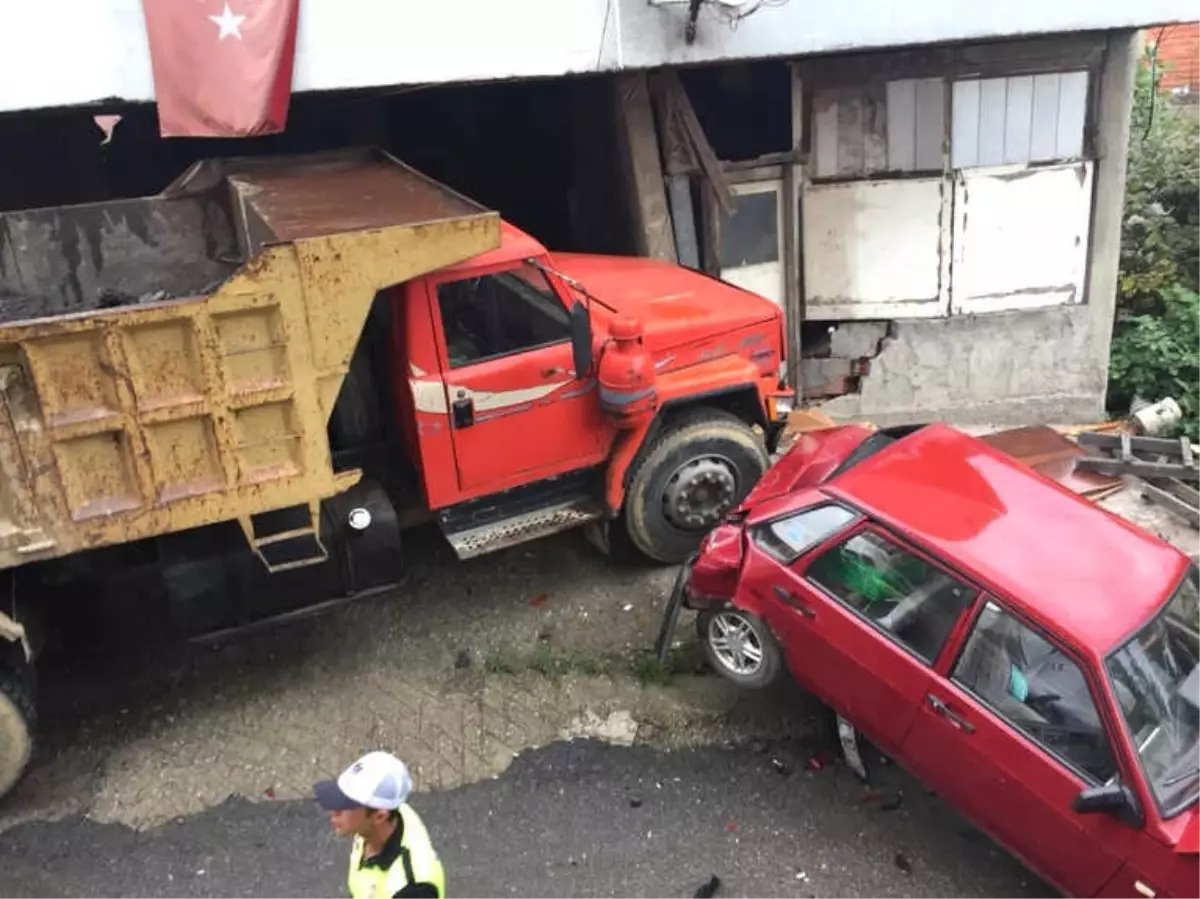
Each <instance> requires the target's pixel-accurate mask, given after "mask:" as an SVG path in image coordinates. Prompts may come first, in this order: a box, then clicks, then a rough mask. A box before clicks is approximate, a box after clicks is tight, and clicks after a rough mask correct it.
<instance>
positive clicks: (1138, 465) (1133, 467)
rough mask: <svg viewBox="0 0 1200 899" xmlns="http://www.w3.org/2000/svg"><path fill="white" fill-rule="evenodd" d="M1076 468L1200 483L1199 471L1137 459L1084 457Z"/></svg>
mask: <svg viewBox="0 0 1200 899" xmlns="http://www.w3.org/2000/svg"><path fill="white" fill-rule="evenodd" d="M1075 467H1076V468H1082V469H1083V470H1084V471H1098V472H1100V473H1101V474H1117V475H1121V474H1131V475H1134V476H1136V477H1139V478H1143V479H1145V480H1150V479H1153V478H1179V479H1180V480H1182V481H1200V471H1197V470H1196V469H1194V468H1188V467H1187V466H1184V465H1174V464H1172V463H1170V462H1143V461H1141V460H1139V459H1107V458H1102V457H1100V456H1084V457H1083V458H1082V459H1078V460H1076V462H1075Z"/></svg>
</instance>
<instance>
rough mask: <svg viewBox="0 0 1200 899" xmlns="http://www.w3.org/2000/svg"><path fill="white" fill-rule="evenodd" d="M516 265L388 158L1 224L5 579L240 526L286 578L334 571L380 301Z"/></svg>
mask: <svg viewBox="0 0 1200 899" xmlns="http://www.w3.org/2000/svg"><path fill="white" fill-rule="evenodd" d="M499 245H500V223H499V216H498V215H497V214H496V213H494V212H490V211H488V210H485V209H483V208H481V207H479V206H476V205H475V204H473V203H471V202H470V201H469V200H466V199H464V198H462V197H460V196H458V195H457V194H455V193H453V192H452V191H450V190H449V189H448V188H445V187H443V186H442V185H439V184H437V183H436V182H433V181H430V180H429V179H427V178H425V177H424V176H422V175H420V174H419V173H417V172H415V171H413V170H412V169H410V168H408V167H406V166H404V165H402V164H401V163H399V162H398V161H396V160H394V159H392V158H391V157H389V156H386V155H385V154H382V153H379V152H376V151H371V150H355V151H346V152H337V153H332V154H319V155H315V156H301V157H287V158H278V157H276V158H259V159H233V160H209V161H205V162H200V163H197V164H196V165H195V166H193V167H192V169H190V170H189V171H188V172H187V173H185V174H184V175H183V176H182V177H181V178H179V179H178V180H177V181H176V182H174V183H173V184H172V185H170V186H169V187H168V188H167V189H166V190H165V191H164V192H163V193H162V194H160V195H158V196H156V197H147V198H141V199H138V200H121V201H116V202H113V203H101V204H90V205H86V206H69V207H56V208H52V209H37V210H28V211H20V212H10V213H5V214H2V215H0V407H2V414H0V569H3V568H11V567H13V566H17V565H21V564H24V563H26V562H31V561H35V560H43V559H48V558H54V557H57V556H62V555H66V554H68V553H72V552H75V551H78V550H82V549H90V548H94V547H99V546H105V545H111V544H117V543H123V542H127V541H132V540H138V539H143V538H147V537H153V536H158V535H161V534H166V533H170V532H174V531H180V530H185V529H189V528H194V527H199V526H202V525H206V524H212V523H216V522H220V521H230V520H236V521H238V522H239V523H240V524H241V527H242V530H243V531H244V532H245V534H246V538H247V540H248V542H249V543H250V545H251V547H252V548H253V549H254V551H255V552H256V553H257V554H258V555H259V556H260V558H262V559H263V561H264V562H265V563H266V564H267V566H268V567H269V568H271V569H272V570H275V569H278V568H288V567H295V566H297V565H306V564H312V563H316V562H320V561H322V560H323V559H324V558H325V557H326V552H325V548H324V547H323V546H322V545H321V541H320V535H319V528H318V527H317V514H318V510H319V504H320V501H321V500H323V499H326V498H328V497H330V496H333V495H335V494H337V493H340V492H341V491H343V490H345V489H347V488H348V487H350V486H351V485H353V484H354V483H355V482H356V481H357V480H358V479H359V477H360V476H361V474H360V472H358V471H347V472H335V471H334V469H333V465H332V460H331V455H330V449H329V443H328V438H327V434H326V423H327V421H328V419H329V416H330V413H331V412H332V410H333V406H334V403H335V402H336V400H337V395H338V392H339V390H340V388H341V384H342V381H343V379H344V377H345V375H346V371H347V369H348V367H349V363H350V359H351V356H352V354H353V352H354V348H355V345H356V343H357V341H358V338H359V334H360V332H361V330H362V328H363V326H364V323H365V321H366V317H367V314H368V312H369V310H370V307H371V303H372V301H373V299H374V298H375V296H376V294H377V293H378V292H379V291H380V290H382V289H384V288H387V287H389V286H392V285H396V284H400V283H402V282H404V281H407V280H409V279H411V278H414V277H417V276H420V275H422V274H425V273H427V272H430V271H434V270H437V269H439V268H442V267H444V266H447V265H452V264H454V263H457V262H460V261H463V260H465V259H468V258H470V257H472V256H474V255H477V254H479V253H483V252H486V251H488V250H491V249H494V248H496V247H498V246H499Z"/></svg>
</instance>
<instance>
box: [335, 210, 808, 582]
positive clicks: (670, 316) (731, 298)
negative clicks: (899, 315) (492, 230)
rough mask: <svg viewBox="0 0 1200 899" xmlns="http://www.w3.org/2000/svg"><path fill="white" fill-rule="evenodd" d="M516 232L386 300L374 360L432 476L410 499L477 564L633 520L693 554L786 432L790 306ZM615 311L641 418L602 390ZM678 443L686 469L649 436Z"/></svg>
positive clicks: (406, 447)
mask: <svg viewBox="0 0 1200 899" xmlns="http://www.w3.org/2000/svg"><path fill="white" fill-rule="evenodd" d="M501 234H502V238H501V245H500V247H499V248H497V249H495V250H492V251H490V252H487V253H484V254H482V255H480V256H477V257H474V258H472V259H469V260H467V261H465V262H462V263H459V264H457V265H453V266H450V267H447V268H444V269H441V270H439V271H436V272H433V273H431V274H429V275H427V276H424V277H421V278H418V279H415V280H413V281H410V282H408V283H407V284H404V285H400V286H397V287H396V288H394V289H392V290H389V291H387V292H386V294H385V295H384V296H382V297H381V298H380V300H381V301H382V302H383V303H385V304H386V305H387V307H388V308H387V310H386V312H387V315H385V316H383V318H385V319H387V320H388V323H387V325H386V327H388V330H389V335H388V340H387V342H386V350H387V351H386V354H385V355H386V358H385V359H383V360H379V359H377V360H375V362H374V365H373V366H372V369H373V371H374V372H380V371H382V372H383V373H384V376H385V377H386V379H387V380H388V382H389V383H390V385H391V387H392V393H393V397H392V403H393V412H394V416H395V420H396V421H397V422H398V424H399V428H398V430H399V432H400V433H399V435H398V437H399V441H398V442H399V444H400V448H401V449H402V451H403V453H404V455H405V456H406V457H407V459H408V460H411V462H412V464H413V468H414V469H415V470H416V472H418V473H419V487H420V495H419V496H412V497H409V498H408V500H407V502H406V503H405V504H406V505H411V504H416V505H419V506H423V507H424V508H426V509H428V510H430V511H432V512H434V513H436V514H437V518H438V521H439V524H440V525H441V527H442V529H443V531H444V532H445V533H446V536H447V538H448V539H449V540H450V542H451V544H452V545H453V546H454V548H455V550H456V552H457V553H458V554H459V556H460V557H462V558H470V557H471V556H474V555H479V554H481V553H483V552H487V551H489V550H491V549H495V548H499V547H501V546H507V545H511V544H512V543H514V542H518V539H533V538H535V537H537V536H541V535H543V534H547V533H552V532H554V531H558V530H563V529H565V528H567V527H572V526H577V525H584V524H592V525H593V527H592V533H593V535H594V536H595V535H596V534H602V533H603V531H604V530H606V528H607V524H608V523H609V522H612V521H618V520H619V521H620V523H621V525H622V526H623V527H624V528H625V529H626V530H627V532H628V535H629V537H630V538H631V539H632V542H633V544H634V546H635V547H636V548H637V549H638V550H640V551H641V552H642V553H644V554H645V555H647V556H649V557H651V558H653V559H656V560H658V561H662V562H677V561H681V560H682V559H683V558H684V557H685V556H686V554H687V553H688V552H690V551H691V550H692V549H694V548H695V545H696V544H698V542H699V539H700V537H702V536H703V533H704V532H705V531H706V530H707V529H708V528H710V527H711V526H712V525H713V524H715V523H716V522H717V521H718V520H720V517H721V516H722V515H723V514H724V513H725V512H726V511H728V509H729V508H730V507H731V504H732V503H734V502H735V501H736V500H738V499H740V498H741V496H743V495H744V494H745V492H746V490H748V489H749V487H750V486H751V485H752V484H753V482H754V481H756V480H757V478H758V476H759V475H760V474H761V473H762V471H763V470H764V469H765V465H766V458H767V457H766V453H765V452H764V451H765V450H766V449H767V448H768V444H770V445H772V446H773V444H774V441H775V439H776V438H777V435H778V432H779V428H780V426H781V424H782V418H783V415H785V414H786V410H787V406H788V400H789V399H790V396H791V394H790V392H789V391H788V390H787V389H786V387H784V386H783V385H782V382H781V376H780V371H781V366H782V362H783V357H782V347H783V333H782V326H781V320H780V315H779V312H778V309H777V308H776V307H775V306H774V305H773V304H771V303H770V302H769V301H767V300H764V299H762V298H761V297H757V296H755V295H752V294H749V293H746V292H744V291H742V290H740V289H738V288H736V287H733V286H731V285H728V284H725V283H723V282H720V281H717V280H715V279H711V278H709V277H707V276H705V275H702V274H699V273H696V272H693V271H688V270H686V269H682V268H680V267H678V266H675V265H671V264H669V263H665V262H661V261H657V260H650V259H626V258H617V257H604V256H587V255H581V254H563V255H561V256H553V255H551V254H550V253H549V252H548V251H547V250H546V249H545V247H543V246H542V245H541V244H539V243H538V242H537V241H535V240H534V239H533V238H531V237H530V236H529V235H527V234H525V233H523V232H521V231H520V230H518V229H517V228H515V227H514V226H512V225H510V224H508V223H503V224H502V226H501ZM616 322H623V324H624V326H625V327H626V328H632V329H633V333H635V334H636V335H638V336H637V337H636V338H635V339H634V340H632V341H630V342H632V343H633V344H634V348H633V352H634V353H635V354H637V355H644V357H645V358H644V368H645V369H646V373H645V374H642V376H641V377H640V378H639V383H638V384H637V385H624V386H629V387H634V388H636V389H635V390H634V391H633V392H636V390H641V391H650V396H649V398H650V399H652V400H653V402H652V403H651V404H649V405H648V406H647V408H645V410H644V412H643V414H642V415H641V416H640V417H636V418H634V419H633V420H630V418H629V416H625V415H622V414H620V412H621V410H620V409H619V403H618V404H617V406H618V408H613V406H614V404H613V403H612V402H611V400H612V399H613V395H614V394H620V393H630V392H631V391H628V390H627V391H621V390H619V389H612V388H613V386H614V385H605V384H602V383H601V381H602V380H603V377H602V372H601V371H600V369H601V368H602V367H603V366H604V363H605V356H606V354H608V353H609V352H612V351H613V347H614V341H613V339H612V337H611V333H610V332H611V329H612V327H613V325H614V323H616ZM381 363H382V364H381ZM622 374H623V373H622V372H620V371H618V372H617V373H616V375H615V377H616V378H617V379H620V378H621V377H622ZM372 380H374V379H372ZM616 386H617V387H619V386H621V385H616ZM345 389H346V388H345V387H344V388H343V390H345ZM349 389H351V390H353V389H355V387H354V386H353V385H351V386H350V388H349ZM359 389H361V388H359ZM606 390H607V394H608V398H609V400H610V402H607V403H606V402H605V401H604V397H605V393H606ZM336 415H337V413H336V411H335V417H336ZM701 422H703V423H704V426H703V427H701V426H700V423H701ZM685 424H686V425H688V434H689V435H690V436H689V437H686V438H681V437H680V436H679V435H678V434H676V433H675V432H676V431H678V430H679V428H680V427H681V426H683V425H685ZM705 429H707V430H705ZM667 438H671V445H672V446H673V447H675V453H674V454H670V453H667V454H661V453H660V459H661V457H662V456H664V455H670V456H671V461H672V462H675V463H678V464H676V465H675V468H674V469H673V470H672V471H670V472H663V471H660V470H659V469H661V468H662V466H663V465H664V464H668V463H666V462H663V461H660V459H655V460H654V461H653V463H652V467H650V468H647V466H646V463H647V457H648V456H649V452H648V451H649V450H650V449H651V447H650V446H649V444H648V441H650V442H654V441H656V440H657V441H659V442H660V443H661V441H663V440H665V439H667ZM676 444H678V446H676ZM705 447H707V449H706V448H705ZM680 452H682V456H686V457H687V458H682V456H681V457H680V458H679V459H676V458H675V456H677V455H679V454H680ZM648 481H654V482H655V483H654V484H653V487H651V485H650V484H648V483H646V482H648ZM631 487H632V488H633V495H632V497H631V496H630V488H631ZM651 493H654V495H653V496H651V495H650V494H651ZM629 499H632V500H633V503H634V504H635V506H634V508H633V511H632V512H631V511H630V507H629V506H628V505H627V501H628V500H629ZM485 507H486V510H485ZM627 513H628V514H627Z"/></svg>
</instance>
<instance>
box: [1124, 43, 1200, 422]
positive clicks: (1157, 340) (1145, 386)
mask: <svg viewBox="0 0 1200 899" xmlns="http://www.w3.org/2000/svg"><path fill="white" fill-rule="evenodd" d="M1152 54H1153V51H1152V50H1151V51H1150V52H1149V53H1147V56H1146V59H1145V60H1144V62H1143V65H1142V67H1141V69H1140V70H1139V72H1138V79H1137V82H1136V85H1135V93H1134V100H1133V110H1132V121H1131V127H1130V144H1129V172H1128V177H1127V182H1126V190H1125V219H1124V224H1123V228H1122V234H1121V272H1120V280H1119V284H1118V291H1119V293H1118V296H1117V321H1116V327H1115V330H1114V335H1113V345H1112V365H1111V368H1110V372H1109V391H1108V404H1109V409H1110V410H1112V411H1113V412H1115V413H1116V414H1126V413H1127V412H1128V410H1129V403H1130V400H1131V399H1132V398H1133V397H1134V396H1135V395H1137V396H1140V397H1142V398H1143V399H1145V400H1146V401H1148V402H1155V401H1157V400H1160V399H1163V398H1165V397H1168V396H1172V397H1175V399H1176V400H1178V401H1179V405H1180V407H1181V408H1182V409H1183V413H1184V422H1183V425H1182V429H1183V430H1184V431H1185V432H1186V433H1188V434H1189V435H1191V437H1192V439H1196V436H1197V417H1198V415H1200V408H1198V405H1200V404H1198V397H1197V391H1198V390H1200V387H1198V378H1200V371H1198V364H1197V357H1198V355H1200V348H1198V344H1197V341H1198V340H1200V333H1198V332H1200V324H1198V316H1200V307H1198V305H1197V302H1198V301H1197V291H1200V283H1198V281H1200V159H1198V157H1197V150H1198V149H1200V124H1198V123H1197V121H1196V119H1195V118H1194V117H1192V116H1190V115H1188V114H1187V113H1185V112H1184V111H1182V110H1181V109H1180V108H1179V107H1178V106H1176V105H1175V103H1174V102H1172V100H1171V99H1170V97H1168V96H1166V95H1164V94H1163V93H1162V92H1161V91H1160V90H1159V86H1158V75H1159V74H1161V73H1158V72H1157V71H1156V68H1155V66H1154V65H1153V55H1152Z"/></svg>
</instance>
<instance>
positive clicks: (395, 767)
mask: <svg viewBox="0 0 1200 899" xmlns="http://www.w3.org/2000/svg"><path fill="white" fill-rule="evenodd" d="M411 792H412V776H411V775H410V774H409V773H408V766H407V765H405V764H404V762H402V761H400V759H398V758H396V757H395V756H394V755H392V754H391V753H390V752H368V753H367V754H366V755H364V756H363V757H362V758H360V759H359V760H358V761H357V762H355V763H354V764H353V765H351V766H350V767H349V768H347V769H346V770H345V771H343V772H342V773H341V774H340V775H339V776H338V779H337V780H336V781H333V780H322V781H320V782H319V783H316V784H313V793H314V794H315V795H316V797H317V802H318V803H319V804H320V806H321V808H323V809H325V810H326V811H327V812H336V811H349V810H350V809H355V808H372V809H384V810H386V811H391V810H393V809H398V808H400V806H402V805H404V803H405V802H406V801H407V800H408V796H409V794H410V793H411Z"/></svg>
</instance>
